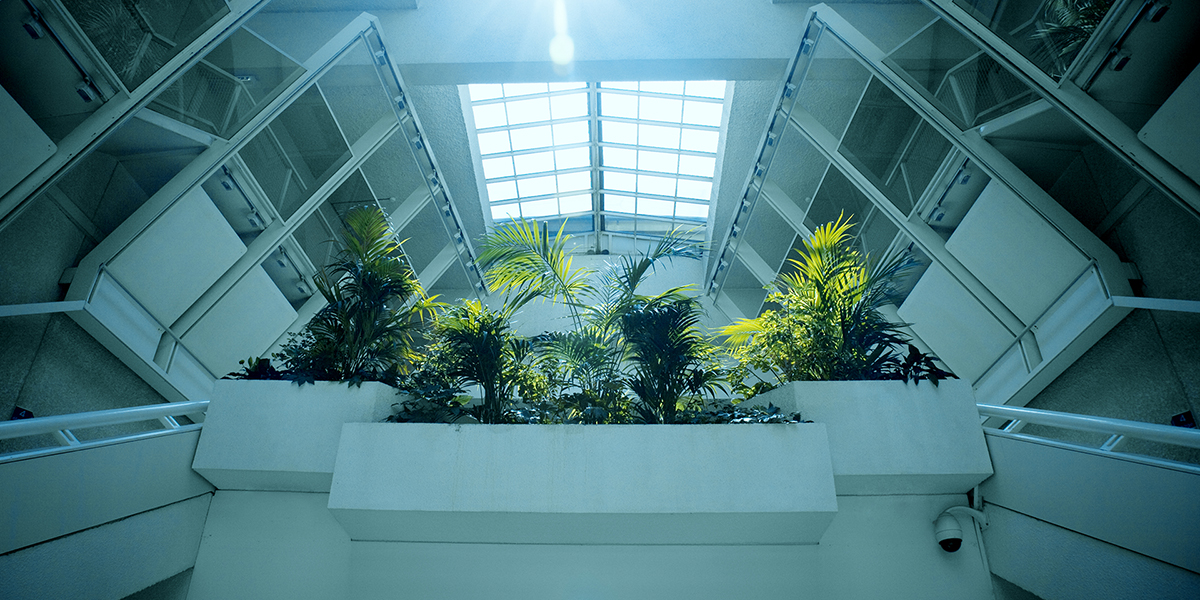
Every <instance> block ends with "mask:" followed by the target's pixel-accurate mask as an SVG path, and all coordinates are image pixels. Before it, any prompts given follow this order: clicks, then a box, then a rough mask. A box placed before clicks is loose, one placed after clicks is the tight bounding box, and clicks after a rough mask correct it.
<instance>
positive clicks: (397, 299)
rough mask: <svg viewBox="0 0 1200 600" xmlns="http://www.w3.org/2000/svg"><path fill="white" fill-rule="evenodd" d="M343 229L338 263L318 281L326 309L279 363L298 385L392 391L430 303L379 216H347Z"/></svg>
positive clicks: (373, 211) (367, 211)
mask: <svg viewBox="0 0 1200 600" xmlns="http://www.w3.org/2000/svg"><path fill="white" fill-rule="evenodd" d="M345 221H346V229H345V230H344V231H343V232H342V235H341V240H340V243H339V245H340V248H339V252H338V255H337V258H336V259H335V261H334V262H333V263H332V264H331V265H329V266H327V267H325V268H324V269H323V270H322V271H321V272H320V273H319V274H318V275H317V277H316V284H317V289H318V290H319V291H320V293H321V295H322V296H324V297H325V300H326V301H327V304H326V305H325V307H324V308H322V309H321V310H320V311H318V312H317V314H316V315H315V316H314V317H313V319H312V320H311V321H309V323H308V324H307V325H305V327H304V329H303V330H302V331H301V332H300V333H299V334H298V335H296V336H294V337H293V338H292V339H291V340H289V342H288V343H287V344H286V345H285V346H284V347H283V349H282V351H281V352H280V354H279V356H280V358H281V359H282V360H283V362H284V364H285V365H286V367H287V369H288V371H290V372H291V374H292V377H293V378H294V379H297V380H299V381H301V382H305V381H313V380H331V381H350V382H359V383H361V382H362V381H384V382H389V383H395V381H396V379H397V377H398V376H399V374H401V373H403V372H404V371H406V370H408V368H409V366H410V364H411V362H412V360H413V359H414V358H415V356H416V355H415V354H414V351H413V348H412V342H413V334H414V332H415V331H416V330H417V329H418V328H420V327H421V326H422V323H423V320H424V318H425V317H426V316H428V315H430V314H431V312H430V311H431V308H432V306H433V304H434V303H433V301H432V299H430V298H427V297H426V296H425V291H424V290H423V289H422V288H421V284H420V282H418V281H417V278H416V276H415V275H414V274H413V272H412V270H411V269H410V268H409V267H408V265H407V263H406V262H405V261H404V255H403V253H402V252H401V250H400V245H399V243H398V242H397V241H396V235H395V232H393V231H392V228H391V225H390V224H389V223H388V221H387V217H385V216H384V214H383V213H382V212H381V211H380V210H379V209H378V208H360V209H355V210H352V211H350V212H349V213H348V214H347V215H346V217H345Z"/></svg>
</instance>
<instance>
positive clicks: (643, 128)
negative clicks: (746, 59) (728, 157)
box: [467, 81, 726, 235]
mask: <svg viewBox="0 0 1200 600" xmlns="http://www.w3.org/2000/svg"><path fill="white" fill-rule="evenodd" d="M467 92H468V95H469V97H470V108H471V113H472V115H471V116H473V117H474V125H475V133H476V139H477V142H478V146H479V151H480V155H481V159H480V160H481V163H482V168H481V170H480V176H481V178H482V180H483V182H484V183H485V186H484V187H485V189H486V191H487V196H488V202H489V203H490V204H491V215H492V219H493V220H495V221H502V220H508V219H517V218H545V217H554V216H558V215H568V214H570V215H575V216H572V217H571V219H569V221H570V222H574V221H576V220H579V221H580V222H579V224H578V226H579V227H580V228H582V229H580V230H581V231H584V230H586V231H595V224H599V225H600V226H601V229H608V230H611V231H619V232H626V233H637V234H639V235H641V234H649V235H661V234H662V233H663V232H666V231H670V230H671V229H673V228H674V227H676V226H678V225H685V226H686V227H689V228H694V227H695V226H696V225H697V224H699V225H701V226H703V223H704V221H705V220H706V219H707V218H708V214H709V206H708V202H709V200H710V197H711V195H712V190H713V182H712V178H713V175H714V173H715V172H716V167H717V154H716V152H717V147H718V146H719V144H720V140H721V128H722V125H723V122H724V119H725V102H724V100H725V95H726V83H725V82H723V81H666V82H601V83H594V84H586V83H552V84H545V83H537V84H503V85H499V84H473V85H470V86H468V87H467ZM610 191H611V192H616V193H608V192H610ZM594 199H598V200H599V201H600V202H599V205H596V202H595V200H594ZM681 200H682V201H681ZM589 213H591V214H589ZM605 213H620V214H624V215H627V216H626V217H623V218H617V219H610V218H608V217H605V216H604V215H605ZM642 220H646V222H645V223H644V224H643V225H639V223H640V222H641V221H642ZM679 220H682V221H684V222H685V223H683V222H680V223H677V221H679ZM589 223H591V224H592V225H589ZM609 224H612V225H615V226H616V228H615V229H610V228H609Z"/></svg>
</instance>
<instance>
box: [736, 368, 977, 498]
mask: <svg viewBox="0 0 1200 600" xmlns="http://www.w3.org/2000/svg"><path fill="white" fill-rule="evenodd" d="M754 403H755V404H762V405H763V406H766V405H767V404H768V403H771V404H774V405H775V406H778V407H780V408H782V409H783V410H784V411H786V412H794V411H799V412H800V415H801V417H802V418H803V419H805V420H812V421H816V422H818V423H824V424H825V425H826V426H827V427H828V428H829V444H830V454H831V455H832V456H833V478H834V482H835V485H836V486H837V493H838V496H846V495H874V494H883V495H887V494H949V493H965V492H966V491H967V490H969V489H971V488H972V487H974V486H975V485H977V484H978V483H979V482H981V481H983V480H984V479H986V478H987V477H988V476H989V475H991V474H992V464H991V461H990V460H989V458H988V451H987V446H986V444H985V442H984V440H983V431H982V429H981V428H980V427H979V411H978V409H976V407H975V397H974V394H973V393H972V391H971V386H970V385H968V384H967V383H966V382H964V381H962V380H948V381H943V382H941V383H940V385H938V386H937V387H934V386H933V385H932V384H930V383H929V382H928V381H926V382H922V383H920V384H916V383H904V382H902V381H798V382H793V383H790V384H787V385H785V386H783V387H780V388H777V389H774V390H771V391H769V392H767V393H765V394H760V395H758V396H756V397H755V398H754Z"/></svg>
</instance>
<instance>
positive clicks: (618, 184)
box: [601, 171, 637, 192]
mask: <svg viewBox="0 0 1200 600" xmlns="http://www.w3.org/2000/svg"><path fill="white" fill-rule="evenodd" d="M601 176H602V177H603V178H604V189H606V190H621V191H623V192H633V191H637V175H634V174H633V173H617V172H614V171H602V172H601Z"/></svg>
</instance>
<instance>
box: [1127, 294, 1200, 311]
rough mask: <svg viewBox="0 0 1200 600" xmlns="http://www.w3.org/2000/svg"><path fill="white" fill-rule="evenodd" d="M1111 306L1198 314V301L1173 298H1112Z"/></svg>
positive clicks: (1199, 305) (1199, 302) (1199, 309)
mask: <svg viewBox="0 0 1200 600" xmlns="http://www.w3.org/2000/svg"><path fill="white" fill-rule="evenodd" d="M1112 302H1113V306H1122V307H1125V308H1143V309H1146V310H1165V311H1172V312H1190V313H1200V300H1175V299H1173V298H1141V297H1137V296H1113V297H1112Z"/></svg>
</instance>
